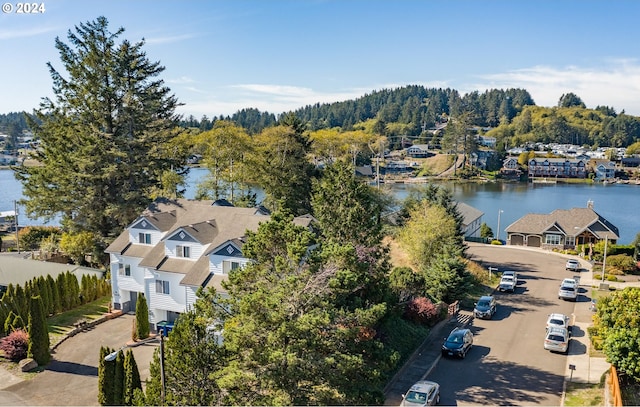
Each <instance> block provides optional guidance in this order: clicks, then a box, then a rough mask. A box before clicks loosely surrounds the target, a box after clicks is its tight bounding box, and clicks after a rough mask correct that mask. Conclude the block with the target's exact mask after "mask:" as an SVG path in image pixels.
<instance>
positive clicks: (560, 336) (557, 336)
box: [547, 334, 564, 342]
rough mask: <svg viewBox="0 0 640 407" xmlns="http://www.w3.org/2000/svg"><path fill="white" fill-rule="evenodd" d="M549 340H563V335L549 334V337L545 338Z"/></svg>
mask: <svg viewBox="0 0 640 407" xmlns="http://www.w3.org/2000/svg"><path fill="white" fill-rule="evenodd" d="M547 339H549V340H550V341H556V342H564V336H562V335H553V334H552V335H549V337H548V338H547Z"/></svg>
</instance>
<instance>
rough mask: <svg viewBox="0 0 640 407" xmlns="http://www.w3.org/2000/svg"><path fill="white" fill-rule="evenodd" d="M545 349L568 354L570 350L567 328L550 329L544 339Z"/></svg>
mask: <svg viewBox="0 0 640 407" xmlns="http://www.w3.org/2000/svg"><path fill="white" fill-rule="evenodd" d="M544 348H545V349H546V350H550V351H552V352H561V353H567V351H568V350H569V330H568V329H567V328H549V330H547V335H546V336H545V338H544Z"/></svg>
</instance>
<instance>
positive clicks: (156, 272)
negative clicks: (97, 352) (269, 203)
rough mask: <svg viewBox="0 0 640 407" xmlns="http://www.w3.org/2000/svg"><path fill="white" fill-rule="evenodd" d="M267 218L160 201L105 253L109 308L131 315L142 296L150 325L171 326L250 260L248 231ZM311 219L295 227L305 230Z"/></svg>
mask: <svg viewBox="0 0 640 407" xmlns="http://www.w3.org/2000/svg"><path fill="white" fill-rule="evenodd" d="M269 219H270V215H269V213H268V212H267V211H266V210H265V209H264V208H263V207H258V208H238V207H234V206H229V205H226V204H225V205H220V202H219V201H218V202H215V201H205V200H203V201H195V200H188V199H176V200H169V199H164V198H161V199H158V200H156V201H154V202H153V203H152V204H151V205H150V206H149V207H148V208H147V209H145V210H144V211H143V212H142V214H140V216H139V217H138V218H137V219H136V220H134V221H133V222H132V223H131V224H130V225H129V226H128V227H127V228H126V229H125V230H124V231H123V232H122V233H121V234H120V235H119V236H118V237H117V238H116V239H115V240H114V241H113V243H111V245H109V247H108V248H107V249H106V250H105V251H106V253H108V254H109V256H110V270H111V284H112V290H113V298H112V301H113V308H114V309H120V310H123V311H124V312H130V311H134V310H135V307H136V302H137V299H138V296H139V295H140V294H144V296H145V298H146V301H147V304H148V308H149V322H150V323H151V326H156V328H157V323H159V322H162V321H168V322H169V323H171V322H173V321H175V320H176V319H177V317H178V315H180V313H183V312H185V311H187V310H189V309H190V308H191V307H192V306H193V304H194V303H195V301H196V298H197V296H196V293H197V290H198V289H199V288H200V287H203V288H210V287H213V288H215V289H216V290H217V291H218V292H224V289H223V288H222V286H221V282H222V281H223V280H225V279H226V278H227V276H228V274H229V272H230V271H231V270H234V269H237V268H239V267H243V266H244V265H246V264H247V263H248V262H249V261H250V260H249V259H247V258H245V257H244V256H243V255H242V246H243V245H244V242H245V236H246V231H247V230H252V231H255V230H257V229H258V226H259V224H260V223H263V222H267V221H268V220H269ZM312 220H313V219H312V218H311V217H309V216H306V217H305V216H302V217H297V218H295V219H294V223H296V224H298V225H302V226H305V227H309V226H310V224H311V221H312Z"/></svg>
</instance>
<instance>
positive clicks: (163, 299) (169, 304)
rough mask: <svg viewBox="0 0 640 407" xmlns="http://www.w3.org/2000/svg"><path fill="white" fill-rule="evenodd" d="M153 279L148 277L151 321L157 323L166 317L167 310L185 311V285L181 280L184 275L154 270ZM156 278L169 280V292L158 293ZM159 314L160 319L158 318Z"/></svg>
mask: <svg viewBox="0 0 640 407" xmlns="http://www.w3.org/2000/svg"><path fill="white" fill-rule="evenodd" d="M152 276H153V279H151V278H149V279H147V283H148V284H149V287H148V288H149V314H150V315H149V322H151V323H157V322H159V321H162V320H163V319H164V318H166V311H174V312H185V310H186V307H185V304H186V303H187V298H186V293H185V289H184V286H181V285H180V281H181V280H182V278H183V277H184V275H182V274H178V273H164V272H155V271H154V272H153V273H152ZM156 280H164V281H168V282H169V294H160V293H156ZM158 316H162V317H160V319H158Z"/></svg>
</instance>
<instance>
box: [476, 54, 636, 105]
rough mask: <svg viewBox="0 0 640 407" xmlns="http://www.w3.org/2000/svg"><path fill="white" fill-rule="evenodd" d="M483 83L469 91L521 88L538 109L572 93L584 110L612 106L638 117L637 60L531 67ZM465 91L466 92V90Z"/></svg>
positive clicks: (496, 76)
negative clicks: (579, 65) (527, 93)
mask: <svg viewBox="0 0 640 407" xmlns="http://www.w3.org/2000/svg"><path fill="white" fill-rule="evenodd" d="M481 79H482V80H484V82H483V83H482V82H481V83H477V84H474V85H472V86H468V88H470V89H469V90H481V91H482V90H484V89H506V88H521V89H526V90H527V91H529V93H530V94H531V96H532V97H533V99H534V101H535V102H536V104H537V105H539V106H556V105H557V104H558V100H559V99H560V96H562V95H563V94H565V93H569V92H573V93H575V94H576V95H578V96H579V97H580V98H581V99H582V101H583V102H584V103H585V104H586V105H587V107H588V108H595V107H596V106H609V107H614V108H615V109H616V111H618V112H620V111H622V110H625V111H626V112H627V113H629V114H633V115H640V98H638V95H639V94H640V65H639V64H638V61H637V60H631V59H620V60H611V61H609V62H608V64H607V65H606V66H604V67H598V68H594V67H590V68H589V67H578V66H567V67H563V68H557V67H551V66H542V65H541V66H534V67H531V68H524V69H518V70H514V71H509V72H505V73H497V74H492V75H485V76H482V77H481ZM466 91H468V90H466Z"/></svg>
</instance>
